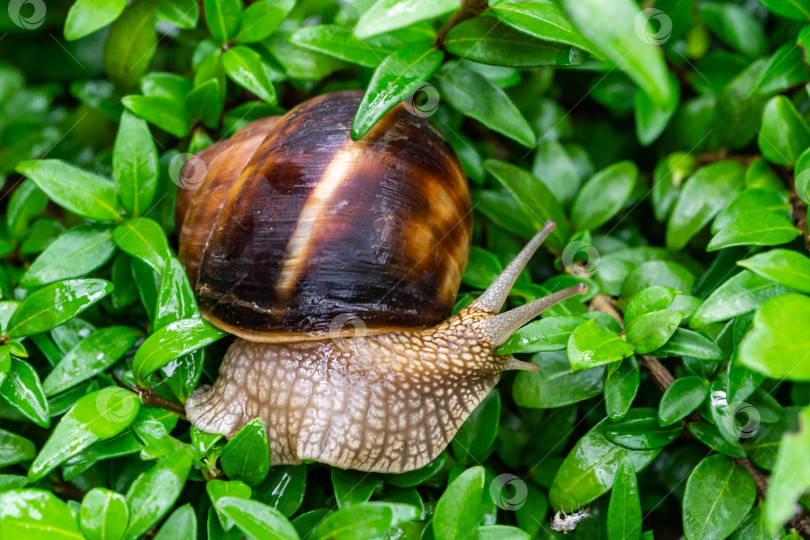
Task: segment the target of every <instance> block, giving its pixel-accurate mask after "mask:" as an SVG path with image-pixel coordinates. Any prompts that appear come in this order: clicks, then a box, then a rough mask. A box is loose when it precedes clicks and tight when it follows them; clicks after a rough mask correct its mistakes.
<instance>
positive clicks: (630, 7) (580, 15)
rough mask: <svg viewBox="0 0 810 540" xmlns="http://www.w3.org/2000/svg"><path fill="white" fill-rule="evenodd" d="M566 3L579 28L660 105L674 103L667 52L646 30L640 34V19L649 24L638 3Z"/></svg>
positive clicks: (619, 0)
mask: <svg viewBox="0 0 810 540" xmlns="http://www.w3.org/2000/svg"><path fill="white" fill-rule="evenodd" d="M562 4H563V7H564V8H565V10H566V12H567V13H568V15H569V16H570V17H571V19H572V20H573V22H574V24H575V25H576V27H577V28H578V29H579V31H580V32H582V34H583V35H584V36H585V37H586V38H587V39H589V40H590V42H591V43H593V45H594V46H595V47H596V49H597V50H598V51H599V52H600V53H602V54H603V55H604V56H606V57H607V58H608V59H610V60H611V61H612V62H613V63H614V64H616V66H617V67H618V68H619V69H621V70H622V71H624V72H625V73H626V74H627V75H628V76H629V77H630V78H631V79H632V80H633V81H634V82H635V83H636V84H637V85H638V86H639V87H640V88H641V89H642V90H643V91H644V92H645V93H647V94H648V95H649V96H650V98H651V99H652V100H653V101H654V102H655V103H656V104H657V105H658V106H659V107H662V108H664V107H667V106H669V104H670V103H672V94H673V93H674V92H675V90H674V89H673V88H672V80H671V79H670V77H669V75H668V72H667V67H666V64H665V62H664V55H663V54H662V53H661V51H660V50H659V49H658V48H657V47H656V46H655V45H653V44H652V42H651V40H650V38H649V37H648V36H647V33H646V32H645V36H646V39H642V38H639V37H638V35H637V34H636V30H635V27H634V25H635V24H636V20H639V19H640V20H641V21H642V24H643V23H647V24H649V21H648V20H647V19H646V18H645V16H644V15H643V14H642V12H641V10H640V9H639V7H638V4H636V3H635V2H632V1H631V0H608V1H605V0H564V1H563V3H562ZM644 28H645V27H644V26H643V25H642V29H644ZM667 37H668V36H667Z"/></svg>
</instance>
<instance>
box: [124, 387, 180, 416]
mask: <svg viewBox="0 0 810 540" xmlns="http://www.w3.org/2000/svg"><path fill="white" fill-rule="evenodd" d="M131 390H132V391H133V392H135V393H136V394H138V397H140V398H141V403H142V404H144V405H145V406H147V407H160V408H161V409H164V410H167V411H169V412H173V413H174V414H176V415H178V416H180V417H181V418H185V417H186V409H185V407H183V406H182V405H180V404H179V403H175V402H174V401H172V400H170V399H166V398H165V397H163V396H161V395H160V394H158V393H156V392H155V391H154V390H152V389H151V388H141V387H140V386H136V387H135V388H132V389H131Z"/></svg>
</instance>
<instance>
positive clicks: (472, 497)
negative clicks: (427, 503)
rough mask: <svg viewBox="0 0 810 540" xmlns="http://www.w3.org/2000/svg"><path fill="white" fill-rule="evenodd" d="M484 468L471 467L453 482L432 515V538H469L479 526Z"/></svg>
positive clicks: (447, 539) (454, 539)
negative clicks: (433, 536)
mask: <svg viewBox="0 0 810 540" xmlns="http://www.w3.org/2000/svg"><path fill="white" fill-rule="evenodd" d="M484 481H485V474H484V468H483V467H472V468H470V469H467V470H466V471H464V472H463V473H461V474H460V475H459V476H458V477H457V478H456V479H455V480H453V481H452V482H450V484H449V485H448V486H447V489H446V490H445V491H444V493H443V494H442V496H441V497H439V501H438V502H437V503H436V509H435V510H434V511H433V534H434V535H435V536H436V538H443V539H446V540H460V539H465V538H468V537H469V536H470V535H471V534H472V531H473V530H475V528H476V527H477V526H478V521H479V519H480V518H479V515H478V511H479V509H480V507H481V497H482V496H483V494H484Z"/></svg>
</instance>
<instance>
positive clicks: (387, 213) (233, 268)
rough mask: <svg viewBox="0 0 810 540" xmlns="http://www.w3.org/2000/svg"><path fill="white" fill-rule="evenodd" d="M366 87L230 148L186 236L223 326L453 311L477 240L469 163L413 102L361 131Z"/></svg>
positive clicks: (424, 321) (378, 326)
mask: <svg viewBox="0 0 810 540" xmlns="http://www.w3.org/2000/svg"><path fill="white" fill-rule="evenodd" d="M361 97H362V93H361V92H355V91H349V92H337V93H334V94H328V95H325V96H321V97H319V98H316V99H313V100H310V101H308V102H305V103H303V104H302V105H300V106H299V107H297V108H295V109H293V110H291V111H290V112H289V113H288V114H287V115H285V116H284V117H283V118H282V119H281V120H280V121H279V122H278V123H277V124H275V125H274V126H273V127H272V129H269V130H267V131H266V132H265V133H264V136H263V137H262V140H261V141H260V142H257V138H258V135H254V136H253V137H243V138H242V140H241V141H242V142H239V143H236V144H230V145H228V146H222V147H220V148H218V149H217V153H218V156H217V157H216V158H215V159H213V161H212V163H211V166H210V168H209V178H207V179H206V181H205V184H204V186H203V188H202V189H199V190H198V192H199V193H197V194H196V195H195V200H194V201H192V202H191V203H189V204H188V210H187V212H186V217H185V221H184V226H183V231H182V233H181V243H182V242H183V241H184V240H185V241H187V244H186V245H184V246H183V248H181V254H182V260H183V263H184V265H185V266H186V269H187V271H188V273H189V276H190V278H191V279H192V283H196V292H197V297H198V300H199V303H200V308H201V310H202V311H203V314H204V315H205V316H206V317H207V318H209V319H210V320H211V321H212V322H214V324H218V325H219V326H221V327H223V328H224V329H226V330H228V331H231V332H234V333H237V334H238V335H241V336H243V337H245V338H246V339H250V340H256V341H285V340H286V339H285V337H288V334H289V333H293V334H296V337H295V339H306V338H307V337H310V338H313V339H314V338H323V337H324V336H326V335H335V334H346V333H348V334H351V333H353V332H354V331H355V330H357V328H356V325H357V324H361V326H365V327H366V328H367V329H368V331H369V333H379V332H380V331H384V330H388V329H392V328H416V327H423V326H426V325H433V324H436V323H438V322H440V321H442V320H444V319H445V318H446V317H447V316H448V315H449V313H450V311H451V309H452V306H453V303H454V301H455V296H456V292H457V290H458V286H459V284H460V281H461V274H462V272H463V269H464V266H465V265H466V262H467V257H468V254H469V245H470V237H471V221H472V215H471V203H470V198H469V192H468V187H467V181H466V178H465V177H464V173H463V171H462V169H461V166H460V165H459V163H458V160H457V159H456V157H455V154H454V153H453V151H452V149H450V147H449V146H448V145H447V143H446V142H445V141H444V139H443V138H442V137H441V135H440V134H439V133H438V132H437V131H436V130H435V129H434V128H433V127H432V126H431V125H430V124H429V122H428V121H427V120H426V119H423V118H420V117H416V116H413V115H411V114H410V113H408V112H407V111H406V110H405V109H404V107H402V106H399V107H397V108H395V109H394V110H392V111H391V112H390V113H389V114H387V115H386V116H385V117H384V118H383V119H382V120H380V122H378V124H377V125H376V126H375V128H374V129H373V130H372V131H371V132H369V133H368V134H367V135H366V136H365V137H363V138H362V139H361V140H360V141H356V142H354V141H352V140H351V139H350V137H349V131H350V127H351V124H352V119H353V118H354V114H355V111H356V110H357V107H358V105H359V103H360V99H361ZM246 129H247V128H246ZM234 138H236V137H234ZM197 206H201V207H204V208H205V209H204V210H198V209H197ZM191 227H193V228H194V229H195V230H192V231H189V232H187V229H189V228H191ZM198 228H201V229H204V231H202V232H197V231H196V229H198ZM197 268H199V276H197V275H196V271H197ZM355 319H359V320H360V321H362V323H356V322H355V321H354V320H355ZM347 323H348V324H347Z"/></svg>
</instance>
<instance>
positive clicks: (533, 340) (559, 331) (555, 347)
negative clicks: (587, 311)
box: [498, 316, 586, 354]
mask: <svg viewBox="0 0 810 540" xmlns="http://www.w3.org/2000/svg"><path fill="white" fill-rule="evenodd" d="M585 321H586V319H585V318H584V317H579V316H561V317H546V318H544V319H540V320H539V321H534V322H531V323H529V324H527V325H526V326H524V327H522V328H521V329H520V330H518V331H517V332H515V333H514V334H512V336H511V337H510V338H509V339H508V340H506V343H504V344H503V345H501V346H500V347H498V354H515V353H536V352H548V351H561V350H564V349H565V347H566V345H567V344H568V336H570V335H571V332H573V331H574V329H575V328H576V327H577V326H579V325H580V324H582V323H583V322H585Z"/></svg>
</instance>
